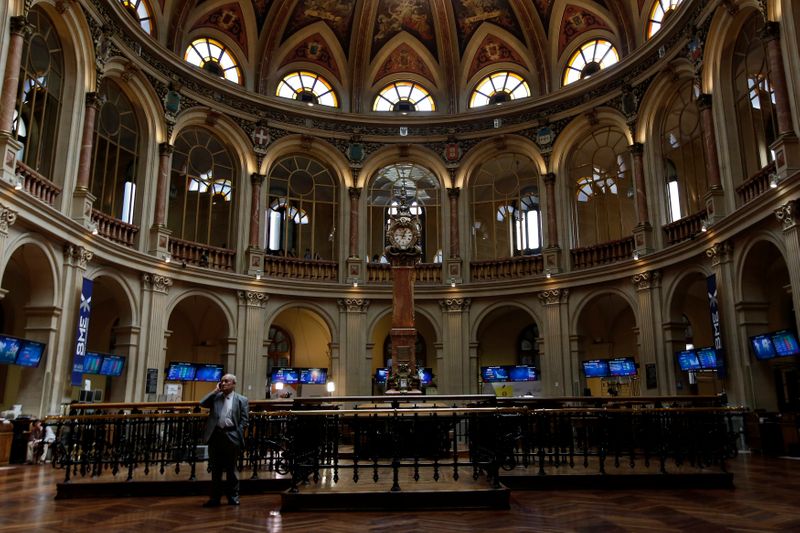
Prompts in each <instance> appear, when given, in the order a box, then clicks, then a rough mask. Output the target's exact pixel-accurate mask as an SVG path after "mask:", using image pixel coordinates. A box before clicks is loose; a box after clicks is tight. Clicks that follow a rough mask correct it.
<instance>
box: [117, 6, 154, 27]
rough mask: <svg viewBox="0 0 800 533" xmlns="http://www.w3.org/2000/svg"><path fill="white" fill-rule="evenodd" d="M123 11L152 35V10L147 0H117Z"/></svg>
mask: <svg viewBox="0 0 800 533" xmlns="http://www.w3.org/2000/svg"><path fill="white" fill-rule="evenodd" d="M119 3H120V4H122V7H124V8H125V11H126V12H127V13H128V14H129V15H130V16H132V17H133V18H134V19H135V20H136V21H137V22H138V23H139V26H141V27H142V29H143V30H144V31H146V32H147V33H148V34H150V35H153V34H154V33H155V32H154V31H153V30H154V28H153V10H152V9H150V4H148V3H147V0H119Z"/></svg>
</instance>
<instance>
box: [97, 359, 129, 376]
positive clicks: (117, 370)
mask: <svg viewBox="0 0 800 533" xmlns="http://www.w3.org/2000/svg"><path fill="white" fill-rule="evenodd" d="M123 368H125V358H124V357H122V356H121V355H105V356H103V363H102V364H101V365H100V375H101V376H110V377H114V378H116V377H119V376H121V375H122V369H123Z"/></svg>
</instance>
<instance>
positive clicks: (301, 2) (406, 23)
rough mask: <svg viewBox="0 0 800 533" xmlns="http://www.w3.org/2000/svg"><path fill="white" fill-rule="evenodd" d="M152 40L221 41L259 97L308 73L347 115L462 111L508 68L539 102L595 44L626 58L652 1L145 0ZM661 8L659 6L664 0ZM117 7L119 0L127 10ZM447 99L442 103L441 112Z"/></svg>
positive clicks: (177, 44)
mask: <svg viewBox="0 0 800 533" xmlns="http://www.w3.org/2000/svg"><path fill="white" fill-rule="evenodd" d="M127 1H128V2H133V1H134V0H127ZM140 1H148V2H149V6H150V9H151V10H152V11H153V12H152V23H153V27H154V31H153V36H154V37H155V38H157V39H158V40H159V41H160V42H161V43H162V44H163V45H164V46H166V47H167V48H169V49H170V50H172V51H174V52H175V53H176V54H178V55H180V56H181V57H182V56H183V52H184V50H185V49H186V47H187V46H188V44H189V43H191V42H192V40H194V39H196V38H199V37H210V38H213V39H215V40H217V41H219V42H220V43H222V44H224V45H225V46H226V47H227V48H228V49H229V50H230V51H231V54H232V56H233V57H234V58H235V60H236V61H237V62H238V63H239V64H240V65H241V67H242V72H243V78H244V79H243V85H245V86H246V87H247V88H249V89H251V90H256V91H258V92H261V93H264V94H275V87H276V86H277V84H278V83H279V82H280V79H281V77H282V76H283V75H285V74H286V73H287V72H290V71H292V70H298V69H307V70H313V71H314V72H316V73H317V74H319V75H321V76H323V77H324V78H325V79H327V80H328V81H329V82H330V83H331V85H332V86H333V87H334V89H335V90H336V92H337V93H339V95H340V98H341V100H342V107H343V108H344V109H349V110H351V111H364V109H359V107H360V106H368V105H369V104H360V103H359V102H361V101H362V100H370V98H371V95H372V94H374V91H375V90H376V88H380V87H381V86H383V85H385V84H387V83H389V82H391V81H396V80H400V79H405V80H411V81H415V82H417V83H419V84H422V85H424V86H425V87H426V88H427V89H428V90H429V91H430V93H431V94H433V95H434V97H435V98H436V99H437V100H438V101H439V102H442V104H443V105H440V106H439V108H440V109H442V110H444V111H451V112H452V111H455V110H458V109H463V108H464V107H465V105H464V102H465V99H466V96H465V93H467V92H468V91H469V90H470V89H469V88H470V87H474V85H475V83H476V82H477V80H479V79H480V78H481V77H483V76H486V75H487V74H488V73H491V72H492V71H494V70H501V69H505V70H512V71H515V72H516V73H518V74H519V75H520V76H522V77H523V78H524V79H525V80H526V81H527V82H528V84H529V85H530V88H531V92H532V93H533V94H534V95H536V94H543V93H547V92H551V91H553V90H555V89H557V88H558V87H559V86H560V83H561V71H562V70H563V68H564V65H565V63H566V60H567V57H568V56H569V54H570V53H572V52H573V51H574V50H575V49H576V48H577V47H578V46H579V45H580V44H581V43H583V42H585V41H586V40H587V39H590V38H602V39H606V40H608V41H610V42H611V43H612V44H613V45H614V46H615V47H616V48H617V50H618V51H619V54H620V55H621V56H625V55H626V54H628V53H629V52H630V51H631V50H632V49H634V48H635V47H636V46H638V45H639V44H641V43H642V42H643V41H644V40H645V35H644V33H645V32H644V30H643V28H644V26H645V25H646V22H647V19H648V14H649V12H650V11H651V10H652V5H653V0H140ZM662 1H663V0H662ZM123 3H124V2H123ZM448 103H449V104H448Z"/></svg>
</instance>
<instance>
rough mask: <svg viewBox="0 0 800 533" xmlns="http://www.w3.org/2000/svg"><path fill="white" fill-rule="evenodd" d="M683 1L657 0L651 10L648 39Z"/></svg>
mask: <svg viewBox="0 0 800 533" xmlns="http://www.w3.org/2000/svg"><path fill="white" fill-rule="evenodd" d="M682 1H683V0H656V3H655V4H653V9H651V10H650V18H649V19H648V21H647V38H648V39H649V38H650V37H652V36H653V35H655V33H656V32H657V31H658V30H660V29H661V26H662V25H663V24H664V21H665V20H666V19H667V17H669V16H670V15H671V14H672V12H673V10H674V9H675V8H676V7H678V5H680V3H681V2H682Z"/></svg>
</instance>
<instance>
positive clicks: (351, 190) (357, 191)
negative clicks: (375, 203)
mask: <svg viewBox="0 0 800 533" xmlns="http://www.w3.org/2000/svg"><path fill="white" fill-rule="evenodd" d="M361 190H362V188H361V187H348V188H347V193H348V194H349V195H350V199H351V200H358V199H359V198H361Z"/></svg>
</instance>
